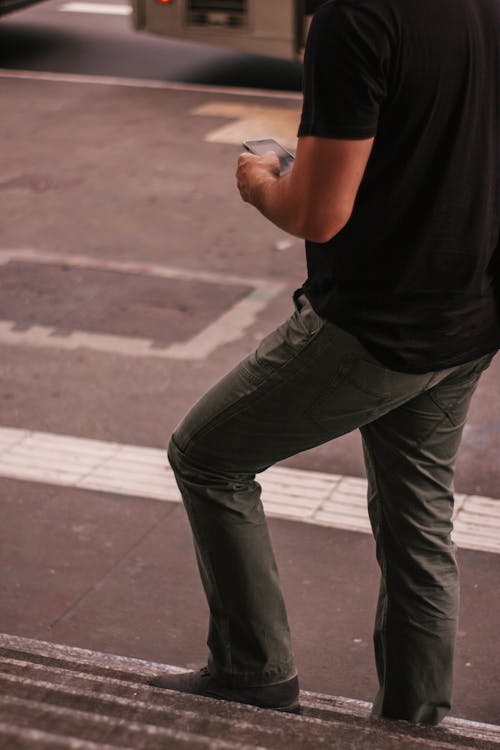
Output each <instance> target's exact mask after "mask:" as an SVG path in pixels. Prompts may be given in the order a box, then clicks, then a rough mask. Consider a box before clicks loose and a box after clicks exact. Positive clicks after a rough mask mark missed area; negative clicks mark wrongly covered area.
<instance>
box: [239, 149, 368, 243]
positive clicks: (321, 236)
mask: <svg viewBox="0 0 500 750" xmlns="http://www.w3.org/2000/svg"><path fill="white" fill-rule="evenodd" d="M372 145H373V138H367V139H363V140H340V139H336V138H319V137H316V136H303V137H301V138H299V142H298V146H297V153H296V158H295V162H294V165H293V167H292V169H291V171H290V172H288V173H287V174H286V175H284V176H283V177H279V176H278V160H277V158H276V157H275V155H274V154H272V153H271V152H270V153H269V154H265V155H264V156H255V155H253V154H246V153H245V154H241V155H240V158H239V160H238V170H237V173H236V177H237V182H238V189H239V191H240V194H241V197H242V199H243V200H244V201H246V202H248V203H251V204H252V205H253V206H255V208H257V209H258V210H259V211H260V212H261V213H262V214H263V215H264V216H265V217H266V218H267V219H269V221H272V222H273V224H276V225H277V226H278V227H280V229H283V230H284V231H286V232H289V233H290V234H293V235H295V236H296V237H302V238H303V239H308V240H312V241H313V242H327V241H328V240H329V239H331V238H332V237H334V236H335V235H336V234H337V233H338V232H340V230H341V229H342V228H343V227H344V226H345V225H346V224H347V222H348V220H349V217H350V216H351V213H352V209H353V206H354V200H355V198H356V193H357V192H358V188H359V185H360V182H361V179H362V177H363V174H364V171H365V167H366V164H367V162H368V158H369V156H370V152H371V149H372Z"/></svg>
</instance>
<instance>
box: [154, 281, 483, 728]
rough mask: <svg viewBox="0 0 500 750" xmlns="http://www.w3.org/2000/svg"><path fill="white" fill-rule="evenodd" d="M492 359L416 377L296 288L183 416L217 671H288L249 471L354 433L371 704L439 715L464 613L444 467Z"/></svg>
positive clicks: (181, 468)
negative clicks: (373, 578) (375, 581)
mask: <svg viewBox="0 0 500 750" xmlns="http://www.w3.org/2000/svg"><path fill="white" fill-rule="evenodd" d="M492 356H493V355H488V356H486V357H483V358H481V359H479V360H476V361H473V362H469V363H468V364H465V365H461V366H458V367H453V368H450V369H447V370H444V371H440V372H432V373H427V374H424V375H420V374H419V375H414V374H403V373H399V372H394V371H392V370H388V369H387V368H385V367H383V366H381V364H380V363H379V362H377V361H376V360H375V359H374V358H373V357H372V356H371V355H370V354H369V353H368V352H367V351H366V350H365V349H364V348H363V347H362V346H361V345H360V343H359V342H358V341H357V339H356V338H354V337H353V336H351V335H349V334H348V333H346V332H345V331H343V330H341V329H340V328H338V327H336V326H334V325H332V324H331V323H329V322H327V321H325V320H323V319H322V318H320V317H319V316H318V315H317V314H316V313H315V312H314V311H313V309H312V307H311V305H310V303H309V302H308V300H307V299H306V297H305V296H304V295H302V296H301V297H300V298H299V300H298V302H297V310H296V312H295V313H294V314H293V315H292V317H291V318H290V319H289V320H288V321H287V322H286V323H284V324H283V325H282V326H280V327H279V328H278V329H277V330H276V331H274V332H273V333H271V334H270V335H269V336H267V337H266V338H265V339H264V340H263V341H262V343H261V344H260V346H259V347H258V349H257V351H256V352H255V353H254V354H252V355H251V356H249V357H248V358H247V359H245V360H244V361H243V362H241V363H240V364H239V365H238V366H237V367H236V368H235V369H234V370H233V371H232V372H230V373H229V374H228V375H227V376H226V377H225V378H223V379H222V380H221V381H220V382H219V383H218V384H217V385H215V386H214V387H213V388H212V389H211V390H210V391H209V392H208V393H207V394H206V395H205V396H204V397H203V398H202V399H201V400H200V401H199V403H198V404H196V406H195V407H194V408H193V409H192V410H191V411H190V412H189V414H188V415H187V416H186V418H185V419H184V420H183V422H182V423H181V425H180V426H179V427H178V428H177V430H176V431H175V434H174V435H173V437H172V440H171V442H170V447H169V459H170V463H171V465H172V468H173V470H174V472H175V475H176V478H177V482H178V485H179V488H180V491H181V493H182V496H183V499H184V504H185V507H186V510H187V513H188V517H189V520H190V523H191V527H192V530H193V536H194V541H195V550H196V554H197V559H198V564H199V569H200V574H201V578H202V582H203V585H204V588H205V592H206V596H207V599H208V603H209V607H210V625H209V635H208V646H209V668H210V671H211V672H212V674H213V675H214V676H216V677H217V678H218V679H220V680H221V681H223V682H224V683H225V684H227V685H229V686H231V685H235V686H259V685H265V684H271V683H275V682H280V681H282V680H286V679H288V678H290V677H292V676H293V675H295V674H296V667H295V662H294V657H293V652H292V646H291V639H290V632H289V627H288V622H287V615H286V610H285V604H284V602H283V597H282V594H281V590H280V583H279V577H278V571H277V567H276V563H275V559H274V555H273V551H272V547H271V542H270V538H269V534H268V528H267V524H266V518H265V516H264V512H263V509H262V504H261V500H260V486H259V484H258V483H257V482H256V481H255V474H256V473H259V472H262V471H264V470H265V469H266V468H267V467H269V466H271V465H272V464H274V463H276V462H277V461H280V460H282V459H284V458H287V457H289V456H292V455H294V454H296V453H298V452H300V451H303V450H306V449H309V448H312V447H313V446H317V445H320V444H322V443H325V442H327V441H329V440H332V439H333V438H335V437H338V436H339V435H343V434H345V433H347V432H350V431H351V430H354V429H355V428H360V429H361V433H362V437H363V445H364V452H365V461H366V468H367V474H368V480H369V493H368V494H369V496H368V508H369V515H370V519H371V523H372V528H373V533H374V536H375V540H376V547H377V558H378V562H379V565H380V569H381V585H380V595H379V601H378V608H377V613H376V623H375V634H374V642H375V657H376V665H377V672H378V679H379V684H380V689H379V692H378V695H377V696H376V699H375V703H374V708H373V713H374V715H382V716H386V717H390V718H399V719H406V720H408V721H412V722H423V723H430V724H434V723H437V722H438V721H440V720H441V719H442V718H443V717H444V715H445V714H446V713H447V711H448V710H449V708H450V697H451V689H452V669H453V649H454V641H455V631H456V622H457V608H458V580H457V567H456V561H455V548H454V544H453V542H452V540H451V538H450V532H451V530H452V522H451V517H452V510H453V490H452V479H453V467H454V461H455V457H456V454H457V449H458V446H459V443H460V438H461V433H462V428H463V426H464V422H465V418H466V414H467V409H468V406H469V402H470V398H471V396H472V393H473V391H474V389H475V387H476V385H477V382H478V379H479V377H480V374H481V372H482V371H483V370H484V369H485V368H486V367H487V365H488V364H489V362H490V361H491V359H492ZM334 690H335V685H334V684H332V691H334Z"/></svg>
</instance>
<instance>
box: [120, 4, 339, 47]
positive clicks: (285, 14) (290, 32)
mask: <svg viewBox="0 0 500 750" xmlns="http://www.w3.org/2000/svg"><path fill="white" fill-rule="evenodd" d="M131 2H132V21H133V25H134V28H136V29H137V30H138V31H146V32H151V33H153V34H160V35H161V36H167V37H174V38H177V39H182V40H186V41H192V42H202V43H204V44H216V45H218V46H221V47H231V48H234V49H238V50H242V51H244V52H252V53H254V54H257V55H269V56H270V57H281V58H284V59H288V60H294V59H296V58H299V57H300V56H301V54H302V51H303V47H304V42H305V38H306V34H307V29H308V24H309V19H310V17H311V15H312V13H313V12H314V11H315V10H316V8H317V7H318V6H319V5H321V3H322V2H324V0H131Z"/></svg>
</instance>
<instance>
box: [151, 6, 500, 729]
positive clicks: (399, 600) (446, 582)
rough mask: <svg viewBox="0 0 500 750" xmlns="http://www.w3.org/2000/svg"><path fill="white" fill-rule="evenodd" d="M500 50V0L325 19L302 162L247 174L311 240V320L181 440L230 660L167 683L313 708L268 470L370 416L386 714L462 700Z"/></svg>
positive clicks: (217, 639) (489, 351)
mask: <svg viewBox="0 0 500 750" xmlns="http://www.w3.org/2000/svg"><path fill="white" fill-rule="evenodd" d="M499 45H500V4H499V3H498V0H336V1H331V2H327V3H326V4H325V5H324V6H322V7H321V8H320V9H319V10H318V12H317V13H316V15H315V17H314V19H313V22H312V26H311V30H310V34H309V38H308V42H307V48H306V55H305V60H304V104H303V113H302V119H301V123H300V128H299V140H298V147H297V154H296V161H295V164H294V167H293V169H292V171H291V172H289V173H288V174H287V175H286V176H284V177H279V176H278V174H277V170H278V164H277V160H276V158H275V157H274V156H273V155H272V154H267V155H266V156H264V157H257V156H254V155H251V154H244V155H241V156H240V159H239V163H238V172H237V180H238V188H239V190H240V193H241V196H242V198H243V200H245V201H248V202H249V203H250V204H252V205H253V206H255V207H256V208H257V209H258V210H259V211H260V212H261V213H262V214H263V215H264V216H265V217H266V218H267V219H269V220H270V221H272V222H273V223H274V224H276V225H277V226H278V227H281V228H282V229H284V230H285V231H287V232H290V233H291V234H294V235H296V236H298V237H302V238H305V240H306V254H307V267H308V278H307V281H306V283H305V284H304V286H303V288H302V289H301V290H299V291H298V292H296V294H295V305H296V311H295V313H294V314H293V315H292V317H291V318H290V319H289V320H288V321H287V322H285V323H284V324H283V325H282V326H280V327H279V328H278V329H277V330H276V331H275V332H273V333H272V334H271V335H269V336H268V337H267V338H266V339H264V341H263V342H262V343H261V344H260V346H259V347H258V349H257V351H256V352H255V353H254V354H252V355H250V356H249V357H248V358H247V359H246V360H244V361H243V362H242V363H241V364H239V365H238V366H237V367H236V368H235V369H234V370H233V371H232V372H231V373H229V374H228V375H227V376H226V377H225V378H224V379H223V380H222V381H221V382H220V383H219V384H217V385H216V386H215V387H214V388H213V389H212V390H211V391H210V392H209V393H208V394H207V395H206V396H205V397H204V398H202V399H201V401H200V402H199V403H198V404H197V405H196V406H195V407H194V409H193V410H192V411H191V412H190V413H189V414H188V416H187V417H186V418H185V420H184V421H183V422H182V424H181V425H180V426H179V427H178V428H177V430H176V431H175V434H174V435H173V437H172V440H171V444H170V449H169V457H170V461H171V464H172V467H173V469H174V471H175V473H176V477H177V481H178V484H179V487H180V489H181V492H182V495H183V498H184V502H185V506H186V509H187V513H188V516H189V520H190V522H191V526H192V529H193V534H194V539H195V547H196V553H197V556H198V561H199V567H200V573H201V577H202V580H203V584H204V587H205V591H206V595H207V598H208V602H209V606H210V614H211V617H210V630H209V638H208V645H209V650H210V656H209V664H208V668H207V669H204V670H201V671H200V672H195V673H188V674H187V675H181V676H180V677H179V676H173V677H168V676H162V677H159V678H157V679H156V680H155V681H153V684H155V685H157V686H160V687H166V688H171V689H177V690H182V691H184V692H191V693H199V694H203V695H212V696H215V697H219V698H222V699H226V700H236V701H241V702H246V703H253V704H255V705H260V706H265V707H269V708H275V709H277V710H284V711H294V710H298V695H299V694H298V680H297V674H296V667H295V662H294V658H293V653H292V648H291V643H290V633H289V629H288V624H287V618H286V612H285V606H284V603H283V599H282V596H281V591H280V586H279V580H278V573H277V569H276V565H275V562H274V557H273V553H272V549H271V544H270V540H269V537H268V532H267V526H266V521H265V517H264V514H263V511H262V506H261V502H260V487H259V485H258V484H257V483H256V482H255V474H256V473H258V472H261V471H264V470H265V469H266V468H267V467H268V466H270V465H272V464H274V463H275V462H276V461H279V460H281V459H284V458H286V457H288V456H292V455H294V454H296V453H298V452H299V451H302V450H305V449H309V448H312V447H313V446H316V445H319V444H321V443H324V442H327V441H329V440H331V439H333V438H335V437H337V436H339V435H342V434H344V433H346V432H349V431H351V430H353V429H356V428H360V429H361V434H362V438H363V447H364V454H365V462H366V469H367V475H368V480H369V496H368V503H369V513H370V519H371V523H372V528H373V532H374V535H375V539H376V543H377V558H378V561H379V564H380V569H381V584H380V595H379V602H378V609H377V615H376V623H375V634H374V644H375V657H376V664H377V672H378V678H379V684H380V689H379V692H378V694H377V696H376V698H375V702H374V707H373V713H374V715H376V716H384V717H387V718H395V719H406V720H408V721H411V722H416V723H426V724H435V723H438V722H439V721H440V720H441V719H442V718H443V717H444V716H445V714H446V713H447V712H448V710H449V708H450V696H451V689H452V666H453V649H454V640H455V630H456V619H457V607H458V583H457V569H456V561H455V549H454V545H453V542H452V540H451V538H450V532H451V529H452V522H451V517H452V509H453V490H452V478H453V467H454V462H455V458H456V454H457V450H458V447H459V443H460V438H461V433H462V428H463V425H464V422H465V419H466V415H467V409H468V406H469V402H470V398H471V396H472V393H473V391H474V389H475V387H476V385H477V382H478V379H479V377H480V375H481V373H482V371H483V370H484V369H485V368H486V367H487V366H488V364H489V363H490V361H491V359H492V357H493V355H494V353H495V351H496V350H497V349H498V346H499V344H500V307H499V302H498V300H497V298H496V296H495V292H494V285H495V283H497V284H498V278H497V279H496V281H495V278H494V277H495V273H496V274H497V275H498V271H496V272H495V273H494V267H496V268H498V264H499V256H500V250H499V247H498V235H499V202H498V192H497V182H498V167H499V146H498V133H499V131H500V122H499V108H500V76H499V59H500V54H499V53H500V48H499ZM332 627H334V623H332ZM334 688H335V685H334V683H333V684H332V690H334Z"/></svg>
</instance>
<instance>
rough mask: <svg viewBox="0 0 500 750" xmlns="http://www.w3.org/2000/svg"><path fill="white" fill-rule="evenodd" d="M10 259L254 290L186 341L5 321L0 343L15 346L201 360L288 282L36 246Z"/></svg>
mask: <svg viewBox="0 0 500 750" xmlns="http://www.w3.org/2000/svg"><path fill="white" fill-rule="evenodd" d="M10 261H29V262H31V263H40V264H43V263H44V264H51V263H64V264H65V265H68V266H71V267H73V268H92V269H96V270H101V271H110V270H111V271H118V272H121V273H134V274H137V275H141V276H151V277H161V278H166V279H187V280H191V281H193V280H194V281H202V282H206V283H212V284H224V285H228V286H243V287H250V289H251V291H250V292H249V293H248V294H247V295H246V296H245V297H244V298H243V299H241V300H240V301H239V302H236V304H234V305H233V306H232V307H230V308H229V310H226V312H224V313H222V315H220V316H219V317H218V318H217V319H216V320H215V321H214V322H213V323H210V324H209V325H208V326H205V327H204V328H203V329H202V330H201V331H200V332H199V333H197V334H195V335H194V336H192V337H191V338H190V339H188V340H187V341H184V342H182V343H176V344H171V345H170V346H165V347H161V346H158V345H157V344H155V342H154V341H152V340H150V339H145V338H138V337H129V336H115V335H108V334H99V333H90V332H87V331H73V332H72V333H70V334H66V333H61V332H59V331H57V329H54V328H53V327H51V326H41V325H33V326H30V327H29V328H27V329H26V330H22V331H20V330H17V327H16V322H15V321H11V320H3V321H2V320H0V343H1V344H7V345H12V346H30V347H34V348H54V349H69V350H75V349H79V348H85V349H92V350H94V351H101V352H109V353H111V354H123V355H127V356H131V357H153V358H160V359H182V360H197V359H204V358H205V357H207V356H209V355H210V354H212V352H214V351H215V350H216V349H217V348H218V347H219V346H221V345H223V344H227V343H229V342H231V341H236V340H238V339H239V338H241V337H242V336H243V334H244V332H245V330H246V329H247V328H249V327H250V326H251V325H253V323H254V322H255V320H256V319H257V315H258V314H259V313H260V312H261V310H263V309H264V308H265V307H266V306H267V304H268V303H269V302H270V300H272V299H273V298H274V297H275V296H276V295H277V294H279V293H280V292H281V291H282V290H283V289H284V288H285V285H284V284H282V283H277V282H273V281H268V280H266V279H257V278H252V277H247V276H236V275H234V274H227V275H226V274H220V273H212V272H208V271H195V270H186V269H182V268H173V267H170V266H161V265H155V264H145V263H137V262H133V261H109V260H102V259H99V258H91V257H88V256H83V255H68V256H66V255H59V254H57V253H43V252H35V251H34V250H0V265H2V264H6V263H9V262H10Z"/></svg>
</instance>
